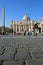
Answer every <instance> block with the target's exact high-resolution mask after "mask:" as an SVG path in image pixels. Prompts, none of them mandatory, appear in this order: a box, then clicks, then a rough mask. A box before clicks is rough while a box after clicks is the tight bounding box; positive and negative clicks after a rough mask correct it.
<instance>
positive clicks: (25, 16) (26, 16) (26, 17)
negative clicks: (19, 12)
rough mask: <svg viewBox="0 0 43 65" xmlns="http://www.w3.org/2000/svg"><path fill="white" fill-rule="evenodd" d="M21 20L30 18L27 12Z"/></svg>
mask: <svg viewBox="0 0 43 65" xmlns="http://www.w3.org/2000/svg"><path fill="white" fill-rule="evenodd" d="M22 20H30V18H29V16H28V15H27V14H25V15H24V17H23V18H22Z"/></svg>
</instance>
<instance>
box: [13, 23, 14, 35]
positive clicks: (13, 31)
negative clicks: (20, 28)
mask: <svg viewBox="0 0 43 65" xmlns="http://www.w3.org/2000/svg"><path fill="white" fill-rule="evenodd" d="M13 35H14V22H13Z"/></svg>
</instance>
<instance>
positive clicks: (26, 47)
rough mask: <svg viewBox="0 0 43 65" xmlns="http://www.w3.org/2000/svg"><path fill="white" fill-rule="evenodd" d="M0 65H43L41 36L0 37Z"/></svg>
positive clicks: (42, 37)
mask: <svg viewBox="0 0 43 65" xmlns="http://www.w3.org/2000/svg"><path fill="white" fill-rule="evenodd" d="M0 65H43V36H37V37H36V36H22V35H14V36H13V35H4V36H3V35H0Z"/></svg>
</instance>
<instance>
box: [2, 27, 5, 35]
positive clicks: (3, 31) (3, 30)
mask: <svg viewBox="0 0 43 65" xmlns="http://www.w3.org/2000/svg"><path fill="white" fill-rule="evenodd" d="M2 35H5V27H4V26H3V27H2Z"/></svg>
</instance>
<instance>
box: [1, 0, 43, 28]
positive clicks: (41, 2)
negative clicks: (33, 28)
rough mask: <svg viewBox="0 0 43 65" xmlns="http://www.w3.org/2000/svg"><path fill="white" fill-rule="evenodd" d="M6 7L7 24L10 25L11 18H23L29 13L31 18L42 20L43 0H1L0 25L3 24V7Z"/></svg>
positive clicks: (16, 19)
mask: <svg viewBox="0 0 43 65" xmlns="http://www.w3.org/2000/svg"><path fill="white" fill-rule="evenodd" d="M3 7H4V8H5V26H6V27H10V21H11V20H15V21H18V20H22V18H23V16H24V15H25V14H27V15H28V16H29V17H30V19H31V20H33V19H36V21H37V22H40V20H41V18H42V17H43V0H0V26H2V8H3Z"/></svg>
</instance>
